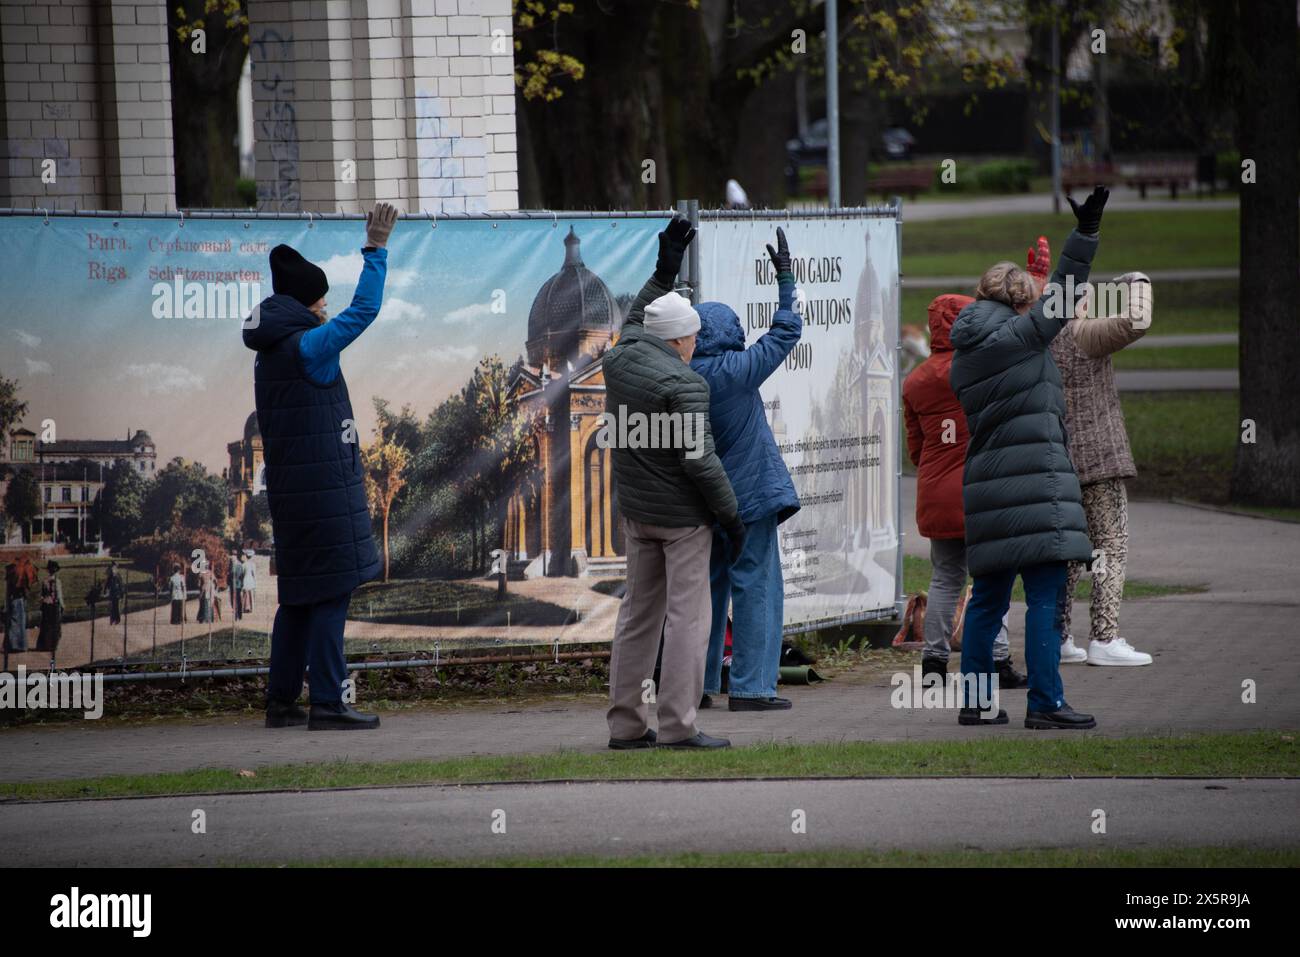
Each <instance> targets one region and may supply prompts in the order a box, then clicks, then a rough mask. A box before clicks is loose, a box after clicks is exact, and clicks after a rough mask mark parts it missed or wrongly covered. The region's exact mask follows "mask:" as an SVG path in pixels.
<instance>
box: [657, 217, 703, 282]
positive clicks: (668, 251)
mask: <svg viewBox="0 0 1300 957" xmlns="http://www.w3.org/2000/svg"><path fill="white" fill-rule="evenodd" d="M694 238H695V227H694V226H692V225H691V221H690V220H689V219H687V218H686V217H685V216H674V217H673V220H672V222H670V223H669V224H668V226H667V227H666V228H665V229H664V231H663V232H662V233H660V234H659V260H658V261H657V262H656V263H655V279H656V280H657V281H658V282H659V284H660V285H664V286H671V285H672V283H673V280H674V279H676V278H677V274H678V273H679V272H681V269H682V259H684V258H685V256H686V247H687V246H689V245H690V244H691V240H692V239H694Z"/></svg>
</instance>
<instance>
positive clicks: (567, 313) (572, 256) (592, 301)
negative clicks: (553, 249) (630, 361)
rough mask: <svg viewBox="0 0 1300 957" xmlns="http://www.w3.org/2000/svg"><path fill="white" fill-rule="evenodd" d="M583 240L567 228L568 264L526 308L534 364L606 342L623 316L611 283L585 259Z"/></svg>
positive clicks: (569, 356)
mask: <svg viewBox="0 0 1300 957" xmlns="http://www.w3.org/2000/svg"><path fill="white" fill-rule="evenodd" d="M581 244H582V241H581V240H580V239H579V238H578V236H577V234H576V233H575V232H574V231H573V227H569V234H568V235H567V236H565V237H564V265H563V266H561V267H560V271H559V272H557V273H556V274H555V275H554V276H552V277H551V278H550V279H548V280H546V282H544V283H543V284H542V288H541V289H539V290H538V291H537V296H536V297H535V298H534V299H533V305H532V308H531V309H530V310H529V311H528V343H527V349H528V361H529V362H530V363H531V364H533V365H541V364H542V363H543V362H547V363H551V364H552V365H558V364H559V361H560V360H564V359H572V358H574V357H575V356H576V355H577V354H578V353H580V352H583V351H587V350H586V349H585V348H584V346H586V345H587V344H588V343H589V342H595V341H598V339H603V340H604V341H606V342H607V341H608V340H609V337H610V336H611V335H612V334H613V333H614V332H616V331H617V330H618V326H619V324H620V322H621V321H622V311H621V310H620V309H619V306H618V303H617V302H616V301H615V299H614V295H613V294H612V293H611V292H610V291H609V287H608V286H606V285H605V283H604V282H603V281H602V280H601V278H600V277H599V276H597V275H596V274H595V273H593V272H592V271H591V270H590V269H588V268H587V267H586V265H585V264H584V263H583V261H582V254H581V252H580V251H579V246H581ZM593 334H594V335H593Z"/></svg>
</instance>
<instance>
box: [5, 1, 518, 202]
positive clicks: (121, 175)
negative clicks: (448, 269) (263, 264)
mask: <svg viewBox="0 0 1300 957" xmlns="http://www.w3.org/2000/svg"><path fill="white" fill-rule="evenodd" d="M510 8H511V3H510V0H250V2H249V22H250V45H249V50H250V55H251V58H252V65H253V133H254V138H255V141H256V149H255V155H256V174H257V183H258V205H259V207H261V208H263V209H268V210H276V211H297V210H312V211H319V212H334V211H337V210H340V209H342V210H344V211H348V212H357V211H360V210H362V209H364V208H367V207H369V206H370V205H371V204H373V203H374V202H375V201H376V200H387V201H389V202H393V203H395V204H397V205H398V206H399V208H401V209H403V210H406V211H408V212H420V211H424V210H429V211H434V212H466V211H468V212H487V211H495V210H510V209H515V208H516V207H517V206H518V175H517V170H518V165H517V162H516V147H515V117H514V109H515V98H514V79H513V73H514V42H513V34H512V25H511V9H510ZM0 44H2V45H0V63H2V64H3V82H2V85H0V133H2V140H0V205H2V206H19V207H31V206H38V207H48V208H58V209H71V208H74V207H75V208H78V209H124V210H170V209H174V208H175V179H174V175H173V168H174V164H173V149H172V119H171V83H170V73H169V69H170V68H169V64H168V50H167V25H166V7H165V0H0ZM231 108H232V109H233V108H234V107H233V105H232V107H231ZM47 160H49V161H52V162H53V166H52V169H53V181H52V182H43V181H42V174H43V173H45V174H46V176H47V177H48V174H49V170H50V165H49V164H48V163H46V162H45V161H47Z"/></svg>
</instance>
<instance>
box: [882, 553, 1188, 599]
mask: <svg viewBox="0 0 1300 957" xmlns="http://www.w3.org/2000/svg"><path fill="white" fill-rule="evenodd" d="M931 570H932V566H931V564H930V560H929V559H928V558H921V557H919V556H916V555H906V556H904V558H903V593H904V594H906V595H915V594H918V593H919V592H923V591H929V590H930V574H931ZM1205 590H1206V587H1205V586H1204V585H1160V584H1157V583H1155V582H1144V581H1139V580H1135V579H1132V578H1129V579H1125V581H1124V597H1125V598H1126V599H1133V598H1158V597H1160V596H1161V595H1189V594H1196V593H1199V592H1203V591H1205ZM1091 596H1092V579H1091V578H1090V577H1084V578H1081V579H1079V586H1078V588H1076V589H1075V592H1074V597H1075V599H1076V600H1077V601H1087V600H1088V599H1089V598H1090V597H1091ZM1011 600H1012V601H1024V600H1025V589H1024V585H1023V584H1022V583H1021V581H1020V579H1016V584H1015V587H1014V588H1013V589H1012V591H1011Z"/></svg>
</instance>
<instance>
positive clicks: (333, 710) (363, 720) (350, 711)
mask: <svg viewBox="0 0 1300 957" xmlns="http://www.w3.org/2000/svg"><path fill="white" fill-rule="evenodd" d="M377 727H379V715H377V714H366V713H364V712H362V711H357V710H356V709H355V708H352V707H350V706H349V705H346V704H337V705H329V704H314V705H312V706H311V714H310V715H309V716H308V718H307V730H308V731H369V730H370V729H371V728H377Z"/></svg>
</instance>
